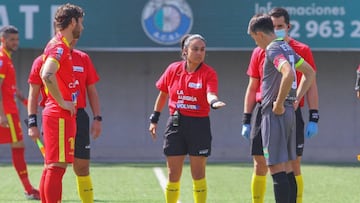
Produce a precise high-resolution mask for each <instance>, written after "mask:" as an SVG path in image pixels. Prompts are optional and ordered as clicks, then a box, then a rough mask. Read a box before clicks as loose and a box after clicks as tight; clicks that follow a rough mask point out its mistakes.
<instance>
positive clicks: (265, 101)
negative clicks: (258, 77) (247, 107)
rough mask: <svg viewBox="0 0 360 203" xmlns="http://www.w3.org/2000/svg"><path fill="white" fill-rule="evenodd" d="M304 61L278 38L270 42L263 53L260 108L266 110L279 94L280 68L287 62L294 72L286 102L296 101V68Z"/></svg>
mask: <svg viewBox="0 0 360 203" xmlns="http://www.w3.org/2000/svg"><path fill="white" fill-rule="evenodd" d="M303 61H304V59H303V58H301V57H300V56H299V55H298V54H296V52H295V51H294V50H293V49H292V48H291V47H290V46H289V44H288V43H286V42H285V41H283V39H282V38H278V39H276V40H274V41H273V42H271V43H270V44H269V45H268V46H267V48H266V52H265V62H264V69H263V74H264V75H263V81H262V87H261V88H262V106H263V107H264V108H266V107H267V106H268V105H271V104H272V102H273V101H275V100H276V97H277V95H278V92H279V88H280V83H281V77H282V74H281V72H280V70H281V68H282V66H283V65H284V64H285V63H286V62H288V63H289V64H290V65H291V68H292V70H293V71H294V76H295V77H294V81H293V83H292V86H291V90H290V92H289V94H288V96H287V98H286V99H287V100H291V101H294V100H295V99H296V88H297V84H296V74H295V69H296V66H299V65H301V64H302V62H303Z"/></svg>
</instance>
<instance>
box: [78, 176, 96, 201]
mask: <svg viewBox="0 0 360 203" xmlns="http://www.w3.org/2000/svg"><path fill="white" fill-rule="evenodd" d="M76 182H77V189H78V193H79V197H80V199H81V201H82V202H83V203H93V202H94V193H93V187H92V182H91V177H90V176H76Z"/></svg>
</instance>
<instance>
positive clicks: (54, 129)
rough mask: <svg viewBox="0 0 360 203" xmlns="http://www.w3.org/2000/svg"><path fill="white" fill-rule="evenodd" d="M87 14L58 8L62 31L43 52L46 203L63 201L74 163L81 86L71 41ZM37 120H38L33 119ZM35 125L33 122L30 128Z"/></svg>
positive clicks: (66, 6) (57, 22) (70, 7)
mask: <svg viewBox="0 0 360 203" xmlns="http://www.w3.org/2000/svg"><path fill="white" fill-rule="evenodd" d="M83 16H84V12H83V10H82V8H80V7H79V6H76V5H72V4H64V5H61V6H59V7H58V9H57V11H56V13H55V19H54V23H55V26H56V28H57V29H58V32H57V33H56V35H55V36H54V37H53V38H52V39H51V40H50V41H49V43H48V44H47V45H46V48H45V50H44V53H43V57H44V58H43V60H44V63H43V67H42V69H41V71H40V75H41V79H42V81H43V83H44V85H45V88H46V90H47V91H46V92H47V100H46V102H45V108H44V109H43V111H42V121H43V132H44V140H45V145H46V148H45V150H46V151H45V153H46V155H45V165H44V170H43V173H42V177H41V181H40V195H41V201H42V202H43V203H53V202H54V203H55V202H61V196H62V178H63V175H64V173H65V171H66V167H67V164H69V163H73V161H74V148H75V134H76V103H77V95H78V94H79V87H78V83H77V82H76V80H75V76H74V72H73V62H72V58H71V49H70V48H71V47H70V42H71V41H72V40H73V39H78V38H79V37H80V34H81V32H82V30H83V29H84V27H83V24H82V22H83ZM30 120H34V122H35V119H29V121H30ZM30 126H31V123H29V127H30Z"/></svg>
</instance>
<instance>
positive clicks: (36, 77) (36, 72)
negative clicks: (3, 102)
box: [28, 55, 43, 85]
mask: <svg viewBox="0 0 360 203" xmlns="http://www.w3.org/2000/svg"><path fill="white" fill-rule="evenodd" d="M42 65H43V56H42V55H40V56H38V57H37V58H36V59H35V60H34V61H33V64H32V66H31V71H30V74H29V78H28V83H29V84H36V85H42V84H43V82H42V80H41V77H40V70H41V67H42Z"/></svg>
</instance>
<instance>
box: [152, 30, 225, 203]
mask: <svg viewBox="0 0 360 203" xmlns="http://www.w3.org/2000/svg"><path fill="white" fill-rule="evenodd" d="M205 48H206V43H205V39H204V38H203V37H202V36H201V35H199V34H193V35H186V36H184V37H183V39H182V40H181V49H182V57H183V59H184V60H182V61H178V62H174V63H172V64H170V65H169V66H168V67H167V69H166V70H165V72H164V73H163V74H162V76H161V77H160V79H159V80H158V81H157V82H156V87H157V88H158V89H159V90H160V93H159V95H158V97H157V99H156V101H155V106H154V113H153V114H152V115H151V116H150V127H149V131H150V134H151V136H152V138H153V139H155V138H156V128H157V122H158V120H159V116H160V112H161V111H162V109H163V108H164V106H165V104H166V100H167V98H169V101H168V105H169V112H170V115H171V116H170V117H169V119H168V121H167V124H166V130H165V141H164V154H165V155H166V162H167V167H168V183H167V186H166V191H165V198H166V203H176V202H177V201H178V199H179V195H180V177H181V173H182V168H183V164H184V160H185V156H186V155H187V154H189V159H190V168H191V175H192V178H193V196H194V202H195V203H205V202H206V197H207V184H206V177H205V168H206V162H207V157H208V156H209V155H210V153H211V139H212V138H211V131H210V119H209V112H210V107H211V108H212V109H218V108H221V107H223V106H225V103H224V102H222V101H220V100H219V99H218V96H217V92H218V79H217V74H216V72H215V70H214V69H213V68H212V67H210V66H209V65H207V64H205V63H204V60H205Z"/></svg>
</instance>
